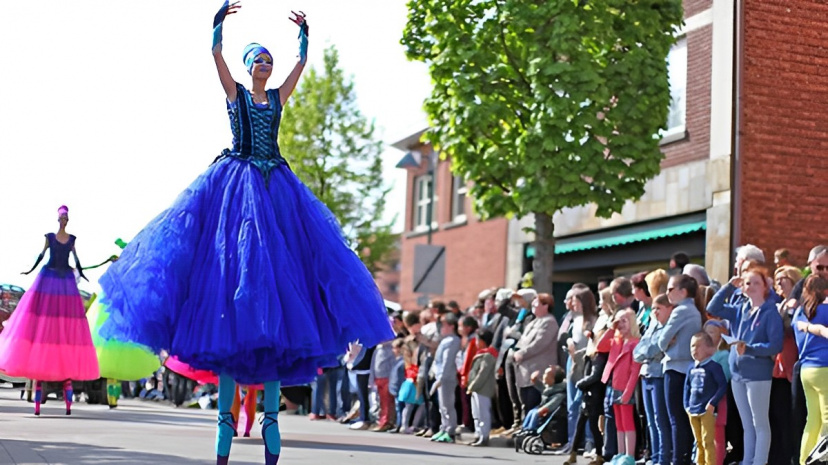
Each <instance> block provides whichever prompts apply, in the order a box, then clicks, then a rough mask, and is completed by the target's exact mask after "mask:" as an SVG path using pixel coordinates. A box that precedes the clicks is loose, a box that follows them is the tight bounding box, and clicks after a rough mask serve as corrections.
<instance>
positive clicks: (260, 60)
mask: <svg viewBox="0 0 828 465" xmlns="http://www.w3.org/2000/svg"><path fill="white" fill-rule="evenodd" d="M253 63H255V64H257V65H261V64H262V63H267V64H272V63H273V58H271V57H269V56H267V55H265V54H261V55H259V56H257V57H256V58H254V59H253Z"/></svg>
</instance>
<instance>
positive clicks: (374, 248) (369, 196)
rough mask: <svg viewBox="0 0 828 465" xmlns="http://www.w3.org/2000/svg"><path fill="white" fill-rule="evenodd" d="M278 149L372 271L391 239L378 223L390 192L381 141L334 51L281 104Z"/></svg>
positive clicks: (390, 245) (387, 226)
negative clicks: (384, 176) (362, 109)
mask: <svg viewBox="0 0 828 465" xmlns="http://www.w3.org/2000/svg"><path fill="white" fill-rule="evenodd" d="M279 146H280V148H281V149H282V152H283V153H285V155H286V156H287V158H288V160H289V161H290V165H291V168H292V169H293V171H294V172H295V173H296V175H297V176H299V178H300V179H301V180H302V182H304V183H305V185H307V186H308V187H309V188H310V190H311V191H313V193H314V194H315V195H316V197H317V198H319V200H321V201H322V202H324V203H325V204H326V205H327V206H328V208H330V209H331V211H332V212H333V213H334V215H335V216H336V218H337V219H338V220H339V222H340V224H341V225H342V229H343V231H344V232H345V235H346V237H347V239H348V240H349V242H350V243H351V246H352V247H354V249H355V250H356V251H357V253H358V254H359V255H360V258H361V259H362V261H363V263H365V265H366V266H367V267H368V269H369V270H371V272H374V271H376V270H377V269H378V267H379V266H380V263H381V262H382V261H384V260H385V259H386V257H387V255H388V253H389V251H390V250H391V249H392V248H393V247H394V246H395V240H396V239H395V236H394V235H393V234H392V233H391V227H392V225H393V221H391V222H389V223H385V222H383V218H382V216H383V212H384V210H385V201H386V196H387V194H388V192H389V191H390V187H388V186H386V185H385V183H384V182H383V179H382V158H381V153H382V142H381V141H378V140H376V139H375V136H374V124H373V122H371V121H368V120H367V119H366V118H365V117H364V116H363V115H362V114H361V113H360V111H359V109H358V108H357V102H356V94H355V93H354V84H353V82H352V80H351V79H350V78H347V77H346V76H345V75H344V72H343V70H342V69H341V68H340V67H339V53H338V52H337V51H336V48H334V47H330V48H328V49H326V50H325V52H324V68H323V69H322V70H316V69H314V68H310V69H307V70H305V74H304V75H303V76H302V79H301V81H300V84H299V86H298V87H297V88H296V90H295V91H294V93H293V95H292V96H291V98H290V100H288V104H287V105H286V108H285V112H284V116H283V118H282V122H281V127H280V130H279Z"/></svg>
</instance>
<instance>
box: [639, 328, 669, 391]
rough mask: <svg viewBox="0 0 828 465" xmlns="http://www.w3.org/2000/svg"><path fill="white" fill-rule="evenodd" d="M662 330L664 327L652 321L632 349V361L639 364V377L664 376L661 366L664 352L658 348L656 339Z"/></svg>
mask: <svg viewBox="0 0 828 465" xmlns="http://www.w3.org/2000/svg"><path fill="white" fill-rule="evenodd" d="M663 330H664V326H663V325H662V324H661V323H659V322H658V321H656V320H655V319H653V320H652V322H651V323H650V326H649V327H648V328H647V331H645V332H644V335H643V336H641V340H639V341H638V345H636V346H635V349H633V360H635V361H636V362H638V363H640V364H641V376H642V377H644V378H661V377H663V376H664V368H663V367H662V366H661V359H663V358H664V352H663V351H662V350H661V347H659V346H658V338H659V336H660V335H661V332H662V331H663Z"/></svg>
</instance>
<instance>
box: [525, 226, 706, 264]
mask: <svg viewBox="0 0 828 465" xmlns="http://www.w3.org/2000/svg"><path fill="white" fill-rule="evenodd" d="M705 229H707V222H705V221H696V222H692V223H684V224H677V225H672V226H665V227H661V228H653V229H646V230H642V231H636V232H624V233H620V234H617V235H614V236H613V235H609V236H605V237H600V238H595V239H589V238H581V239H580V240H578V238H573V239H562V240H561V241H560V242H558V243H556V244H555V254H565V253H571V252H581V251H584V250H593V249H603V248H607V247H616V246H619V245H626V244H632V243H635V242H644V241H652V240H656V239H663V238H665V237H673V236H681V235H683V234H690V233H694V232H697V231H704V230H705ZM534 256H535V247H534V246H532V245H529V246H528V247H527V248H526V258H533V257H534Z"/></svg>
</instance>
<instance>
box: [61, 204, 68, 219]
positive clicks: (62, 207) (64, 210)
mask: <svg viewBox="0 0 828 465" xmlns="http://www.w3.org/2000/svg"><path fill="white" fill-rule="evenodd" d="M68 214H69V207H67V206H66V205H61V206H60V207H59V208H58V216H63V215H68Z"/></svg>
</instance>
